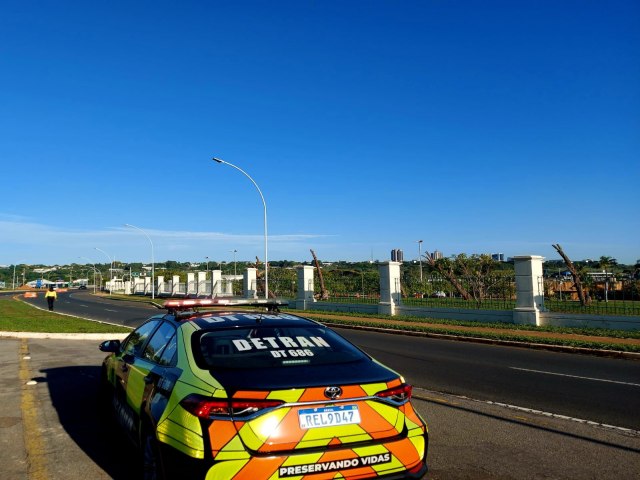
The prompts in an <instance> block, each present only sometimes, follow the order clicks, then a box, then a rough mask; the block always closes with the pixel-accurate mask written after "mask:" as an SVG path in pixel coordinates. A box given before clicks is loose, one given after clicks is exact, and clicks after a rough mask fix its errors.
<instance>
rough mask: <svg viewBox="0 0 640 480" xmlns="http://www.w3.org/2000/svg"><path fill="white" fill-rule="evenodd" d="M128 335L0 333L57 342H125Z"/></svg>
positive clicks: (14, 336) (0, 336)
mask: <svg viewBox="0 0 640 480" xmlns="http://www.w3.org/2000/svg"><path fill="white" fill-rule="evenodd" d="M127 335H128V333H46V332H0V338H38V339H43V338H47V339H55V340H96V341H99V340H123V339H124V338H125V337H126V336H127Z"/></svg>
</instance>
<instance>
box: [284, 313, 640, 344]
mask: <svg viewBox="0 0 640 480" xmlns="http://www.w3.org/2000/svg"><path fill="white" fill-rule="evenodd" d="M291 312H292V313H296V312H295V311H293V310H292V311H291ZM301 315H303V316H306V317H310V318H314V319H316V320H318V321H320V322H322V323H326V324H329V325H335V326H338V325H341V324H346V325H354V326H362V327H375V328H385V329H389V330H401V331H410V332H422V333H433V334H439V335H450V336H454V337H459V338H470V337H473V338H483V339H489V340H502V341H510V342H522V343H537V344H544V345H560V346H567V347H579V348H589V349H593V350H611V351H621V352H634V353H640V332H637V331H623V330H609V329H596V328H564V327H563V328H560V327H534V326H530V325H528V326H524V325H513V324H504V323H484V322H482V323H481V322H463V321H457V320H444V319H433V318H417V317H408V316H394V317H388V316H383V315H366V314H352V313H349V314H346V315H345V313H339V312H320V311H314V312H309V311H306V312H304V313H301Z"/></svg>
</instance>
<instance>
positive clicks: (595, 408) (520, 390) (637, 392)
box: [28, 291, 640, 431]
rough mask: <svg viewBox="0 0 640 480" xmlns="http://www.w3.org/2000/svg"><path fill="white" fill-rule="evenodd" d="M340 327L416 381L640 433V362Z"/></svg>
mask: <svg viewBox="0 0 640 480" xmlns="http://www.w3.org/2000/svg"><path fill="white" fill-rule="evenodd" d="M28 301H30V302H31V303H34V304H37V305H38V306H41V307H42V306H43V305H44V299H43V298H41V297H39V298H36V299H28ZM161 302H162V301H159V303H161ZM55 308H56V311H58V312H61V313H67V314H71V315H77V316H80V317H83V318H91V319H95V320H100V321H105V322H111V323H117V324H120V325H126V326H131V327H137V326H139V325H140V324H142V323H143V322H144V321H145V320H146V319H147V318H149V317H150V316H152V315H154V314H157V313H162V312H163V310H158V309H156V308H154V307H153V306H151V305H149V304H144V303H143V304H140V303H133V302H123V301H118V300H109V299H108V298H104V297H96V296H93V295H90V294H89V292H83V291H70V292H68V293H62V294H60V295H59V298H58V301H57V302H56V307H55ZM337 330H339V331H340V333H341V334H342V335H344V336H345V337H347V338H348V339H349V340H351V341H352V342H353V343H355V344H356V345H358V346H360V347H361V348H362V349H363V350H365V351H366V352H368V353H369V354H370V355H372V356H373V357H375V358H376V359H378V360H380V361H381V362H383V363H385V364H386V365H388V366H390V367H391V368H393V369H395V370H397V371H398V372H401V373H402V374H403V375H404V376H405V378H407V380H408V381H409V382H410V383H412V384H413V385H414V386H416V387H419V388H423V389H426V390H429V391H437V392H443V393H448V394H454V395H459V396H464V397H468V398H471V399H475V400H482V401H487V402H495V403H502V404H508V405H512V406H517V407H522V408H527V409H533V410H538V411H543V412H546V413H550V414H555V415H563V416H568V417H572V418H576V419H580V420H587V421H592V422H596V423H601V424H606V425H612V426H616V427H622V428H628V429H633V430H637V431H640V362H637V361H633V360H624V359H616V358H603V357H596V356H593V357H592V356H588V355H574V354H567V353H558V352H550V351H545V350H531V349H524V348H517V347H503V346H496V345H484V344H477V343H468V342H454V341H450V340H437V339H433V338H422V337H411V336H405V335H393V334H384V333H377V332H369V331H358V330H348V329H337Z"/></svg>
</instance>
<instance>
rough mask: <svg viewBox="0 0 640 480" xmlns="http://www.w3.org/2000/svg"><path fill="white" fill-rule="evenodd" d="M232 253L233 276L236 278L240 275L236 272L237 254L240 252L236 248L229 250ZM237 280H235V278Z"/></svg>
mask: <svg viewBox="0 0 640 480" xmlns="http://www.w3.org/2000/svg"><path fill="white" fill-rule="evenodd" d="M229 251H230V252H233V276H234V277H235V276H236V275H237V274H238V273H237V272H236V252H237V251H238V250H236V249H235V248H234V249H233V250H229ZM234 280H235V278H234Z"/></svg>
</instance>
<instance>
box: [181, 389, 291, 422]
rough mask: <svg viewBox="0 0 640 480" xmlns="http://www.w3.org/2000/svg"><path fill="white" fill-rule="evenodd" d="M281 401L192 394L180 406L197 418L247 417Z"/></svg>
mask: <svg viewBox="0 0 640 480" xmlns="http://www.w3.org/2000/svg"><path fill="white" fill-rule="evenodd" d="M283 403H284V402H282V401H281V400H260V399H217V398H211V397H204V396H202V395H196V394H192V395H189V396H188V397H185V398H184V399H183V400H182V401H181V402H180V405H182V407H183V408H184V409H185V410H187V411H188V412H190V413H192V414H193V415H195V416H196V417H199V418H211V417H218V416H223V417H247V416H249V415H253V414H254V413H257V412H259V411H260V410H264V409H267V408H274V407H277V406H279V405H282V404H283Z"/></svg>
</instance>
